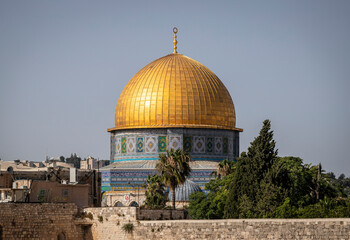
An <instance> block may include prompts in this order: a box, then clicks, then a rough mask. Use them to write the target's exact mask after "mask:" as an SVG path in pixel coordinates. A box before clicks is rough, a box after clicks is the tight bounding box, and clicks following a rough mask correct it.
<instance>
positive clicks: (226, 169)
mask: <svg viewBox="0 0 350 240" xmlns="http://www.w3.org/2000/svg"><path fill="white" fill-rule="evenodd" d="M235 164H236V163H235V162H234V161H231V160H228V159H225V160H223V161H221V162H220V163H219V164H218V165H217V167H216V171H213V172H212V175H214V176H215V177H216V178H217V179H220V178H221V177H225V176H227V175H229V174H231V173H233V172H234V171H235V169H236V166H235Z"/></svg>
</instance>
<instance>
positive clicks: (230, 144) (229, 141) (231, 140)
mask: <svg viewBox="0 0 350 240" xmlns="http://www.w3.org/2000/svg"><path fill="white" fill-rule="evenodd" d="M228 153H229V154H232V153H233V138H229V139H228Z"/></svg>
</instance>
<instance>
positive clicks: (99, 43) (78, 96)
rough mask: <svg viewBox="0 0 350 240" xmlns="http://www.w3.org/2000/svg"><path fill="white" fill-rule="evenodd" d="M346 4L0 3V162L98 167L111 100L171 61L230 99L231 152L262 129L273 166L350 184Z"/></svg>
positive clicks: (349, 20) (105, 149) (349, 7)
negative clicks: (292, 166)
mask: <svg viewBox="0 0 350 240" xmlns="http://www.w3.org/2000/svg"><path fill="white" fill-rule="evenodd" d="M349 13H350V1H346V0H338V1H331V0H329V1H320V0H317V1H311V0H310V1H304V0H303V1H301V0H300V1H277V0H275V1H261V0H257V1H232V0H231V1H36V0H31V1H12V0H2V1H0V113H1V115H0V116H1V120H0V121H1V124H0V157H1V158H2V159H3V160H13V159H17V158H19V159H22V160H23V159H27V160H34V161H42V160H44V159H45V155H46V150H47V149H48V154H49V156H59V155H64V156H69V155H70V154H71V153H77V154H78V155H80V156H81V157H86V156H88V155H92V156H94V157H98V158H100V159H108V158H109V134H108V133H107V131H106V130H107V128H111V127H113V126H114V110H115V107H116V104H117V100H118V97H119V95H120V93H121V91H122V90H123V88H124V86H125V85H126V84H127V82H128V81H129V80H130V78H131V77H132V76H133V75H134V74H136V73H137V71H139V70H140V69H141V68H142V67H143V66H145V65H146V64H148V63H149V62H151V61H153V60H155V59H157V58H159V57H162V56H164V55H166V54H169V53H171V52H172V40H173V39H172V36H173V34H172V28H173V26H177V27H178V29H179V33H178V41H179V43H178V51H179V53H182V54H184V55H186V56H189V57H191V58H193V59H195V60H197V61H199V62H201V63H203V64H204V65H206V66H207V67H209V68H210V69H211V70H212V71H213V72H214V73H215V74H216V75H217V76H218V77H219V78H220V79H221V80H222V81H223V83H224V84H225V85H226V87H227V88H228V90H229V92H230V93H231V96H232V98H233V101H234V104H235V108H236V115H237V127H240V128H243V129H244V132H243V133H242V134H241V148H240V150H241V151H246V149H247V147H248V146H249V143H250V142H251V141H252V140H253V139H254V137H255V136H257V135H258V132H259V129H260V128H261V125H262V121H263V120H264V119H267V118H268V119H270V120H271V121H272V128H273V130H274V131H275V139H276V141H277V148H278V149H279V155H280V156H289V155H292V156H298V157H301V158H303V159H304V162H306V163H312V164H317V163H319V162H321V163H322V165H323V167H324V168H325V169H326V170H327V171H333V172H335V173H336V174H337V175H339V174H340V173H345V174H346V175H347V176H348V175H350V161H349V160H350V158H349V149H350V140H349V137H350V126H349V124H350V106H349V105H350V97H349V94H348V92H349V90H350V79H349V76H350V30H349V29H350V14H349Z"/></svg>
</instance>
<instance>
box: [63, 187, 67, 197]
mask: <svg viewBox="0 0 350 240" xmlns="http://www.w3.org/2000/svg"><path fill="white" fill-rule="evenodd" d="M62 197H64V198H67V197H68V189H62Z"/></svg>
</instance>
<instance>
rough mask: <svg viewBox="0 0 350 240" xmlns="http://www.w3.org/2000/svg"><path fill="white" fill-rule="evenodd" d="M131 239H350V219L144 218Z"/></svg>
mask: <svg viewBox="0 0 350 240" xmlns="http://www.w3.org/2000/svg"><path fill="white" fill-rule="evenodd" d="M127 235H128V236H127V237H128V238H129V239H157V240H161V239H198V240H199V239H249V240H250V239H261V240H264V239H285V240H288V239H291V240H292V239H293V240H294V239H327V240H328V239H344V240H345V239H350V219H250V220H233V219H230V220H180V221H141V222H140V223H136V224H135V228H134V231H133V233H132V234H127Z"/></svg>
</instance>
